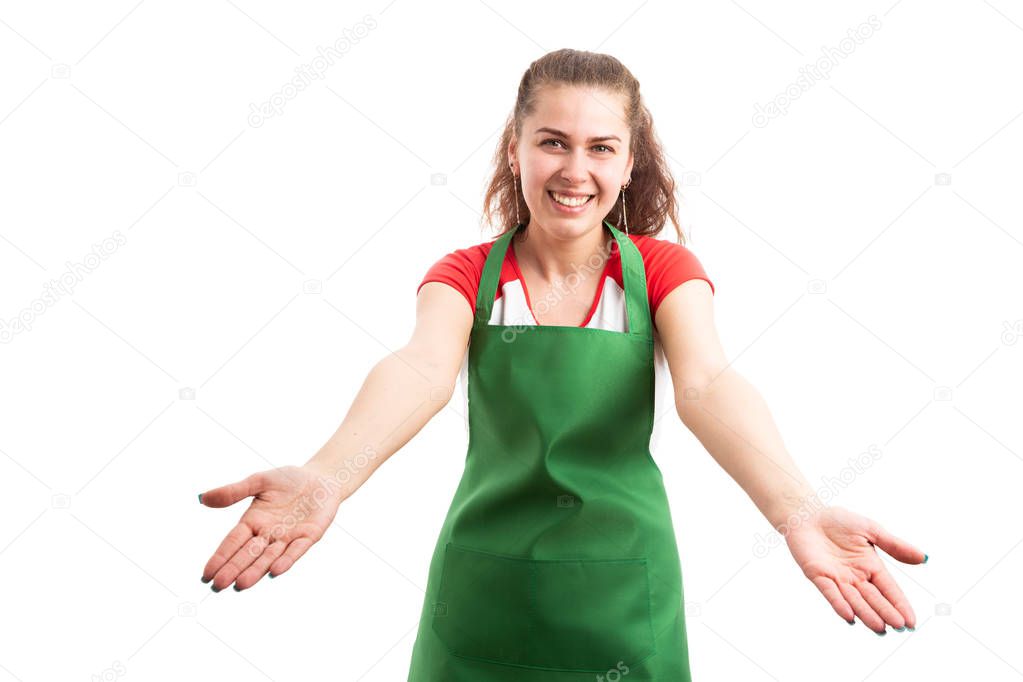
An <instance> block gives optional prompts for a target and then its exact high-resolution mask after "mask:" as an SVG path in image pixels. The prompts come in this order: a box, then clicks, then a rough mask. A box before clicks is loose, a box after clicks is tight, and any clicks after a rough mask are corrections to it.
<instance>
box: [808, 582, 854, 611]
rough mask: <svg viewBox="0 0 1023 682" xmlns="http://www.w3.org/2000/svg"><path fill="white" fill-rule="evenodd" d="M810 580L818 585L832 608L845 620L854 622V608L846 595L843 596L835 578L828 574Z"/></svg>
mask: <svg viewBox="0 0 1023 682" xmlns="http://www.w3.org/2000/svg"><path fill="white" fill-rule="evenodd" d="M810 582H812V583H813V584H814V585H816V586H817V589H818V590H820V591H821V594H823V595H824V598H825V599H827V600H828V602H829V603H830V604H831V608H833V609H835V613H837V614H838V615H839V616H841V617H842V619H843V620H845V621H847V622H852V620H853V616H854V615H855V613H854V612H853V608H852V606H850V605H849V602H848V601H846V599H845V597H843V596H842V593H841V592H840V591H839V590H838V585H836V584H835V581H834V580H832V579H831V578H828V577H827V576H823V575H819V576H817V577H816V578H814V579H813V580H811V581H810Z"/></svg>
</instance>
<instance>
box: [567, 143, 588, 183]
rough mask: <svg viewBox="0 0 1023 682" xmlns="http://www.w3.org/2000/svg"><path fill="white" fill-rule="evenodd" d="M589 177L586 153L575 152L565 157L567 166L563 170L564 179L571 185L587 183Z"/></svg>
mask: <svg viewBox="0 0 1023 682" xmlns="http://www.w3.org/2000/svg"><path fill="white" fill-rule="evenodd" d="M587 175H589V170H588V168H587V158H586V154H585V152H581V151H575V152H573V153H572V154H569V155H567V156H566V157H565V166H564V168H562V169H561V177H562V179H563V180H564V181H565V182H566V183H568V184H570V185H578V184H581V183H584V182H586V176H587Z"/></svg>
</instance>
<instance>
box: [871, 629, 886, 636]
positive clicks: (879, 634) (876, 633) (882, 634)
mask: <svg viewBox="0 0 1023 682" xmlns="http://www.w3.org/2000/svg"><path fill="white" fill-rule="evenodd" d="M874 634H875V635H877V636H878V637H884V636H885V635H887V634H888V631H887V630H882V631H881V632H876V631H875V632H874Z"/></svg>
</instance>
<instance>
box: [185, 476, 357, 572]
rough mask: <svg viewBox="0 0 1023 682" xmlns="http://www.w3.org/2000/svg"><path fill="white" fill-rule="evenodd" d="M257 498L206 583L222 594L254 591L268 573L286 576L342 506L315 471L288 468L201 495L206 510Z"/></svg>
mask: <svg viewBox="0 0 1023 682" xmlns="http://www.w3.org/2000/svg"><path fill="white" fill-rule="evenodd" d="M246 497H255V499H253V500H252V504H251V505H249V508H248V509H247V510H246V511H245V513H244V514H242V517H241V519H240V520H239V521H238V525H236V526H235V527H234V528H233V529H232V530H231V532H230V533H228V534H227V537H225V538H224V540H223V542H221V543H220V546H219V547H217V551H216V552H214V553H213V556H212V557H210V560H209V561H207V562H206V568H204V569H203V572H202V581H203V582H209V581H210V580H211V579H212V580H213V584H212V585H211V586H210V587H211V588H212V589H213V591H214V592H219V591H220V590H222V589H224V588H225V587H227V586H228V585H230V584H231V583H234V584H235V589H236V590H243V589H245V588H247V587H251V586H252V585H254V584H255V583H256V582H258V581H259V579H260V578H262V577H263V575H265V574H266V573H267V572H269V573H270V577H271V578H273V577H276V576H278V575H280V574H281V573H284V572H285V571H287V570H288V569H289V568H291V566H292V565H293V564H294V563H295V562H296V561H298V559H299V557H301V556H302V555H303V554H305V552H306V550H308V549H309V548H310V547H312V546H313V544H315V543H316V542H317V541H318V540H319V539H320V538H321V537H323V534H324V533H325V532H326V530H327V528H328V527H329V526H330V524H331V522H332V521H333V520H334V516H335V515H336V514H337V508H338V506H339V505H340V499H339V498H338V497H337V495H336V492H335V491H333V490H330V489H328V486H326V485H325V482H324V479H323V478H322V477H321V476H319V475H317V474H316V473H315V472H314V471H312V470H310V469H306V468H303V467H297V466H286V467H280V468H278V469H270V470H268V471H261V472H258V473H255V474H252V475H251V476H249V477H248V478H245V479H244V480H241V481H238V482H237V483H231V484H228V485H225V486H221V487H219V488H214V489H213V490H209V491H207V492H205V493H202V494H201V495H200V498H199V501H200V502H201V503H202V504H204V505H206V506H207V507H227V506H230V505H232V504H234V503H235V502H238V501H240V500H243V499H245V498H246Z"/></svg>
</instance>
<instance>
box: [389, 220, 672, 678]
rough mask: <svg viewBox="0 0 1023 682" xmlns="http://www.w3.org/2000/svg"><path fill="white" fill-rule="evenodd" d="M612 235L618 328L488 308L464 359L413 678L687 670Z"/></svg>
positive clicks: (629, 261)
mask: <svg viewBox="0 0 1023 682" xmlns="http://www.w3.org/2000/svg"><path fill="white" fill-rule="evenodd" d="M604 225H606V226H607V228H608V229H609V230H610V231H611V234H612V235H613V236H614V239H615V240H616V241H617V244H618V249H619V253H620V254H621V260H622V275H623V282H624V284H625V301H626V312H627V315H628V331H627V332H618V331H611V330H606V329H593V328H586V327H568V326H553V325H539V326H537V325H523V326H515V325H491V324H489V320H490V315H491V310H492V308H493V305H494V297H495V294H496V291H497V285H498V280H499V275H500V272H501V266H502V264H503V262H504V258H505V253H506V251H507V249H508V245H509V242H510V240H511V238H512V236H513V235H514V234H515V233H516V232H517V231H518V230H521V229H523V227H524V226H523V225H521V224H520V225H519V226H518V227H517V228H516V230H512V231H509V232H506V233H505V234H504V235H502V236H501V237H500V238H498V239H497V240H496V241H495V242H494V245H493V246H492V247H491V251H490V253H489V255H488V257H487V260H486V264H485V265H484V268H483V274H482V277H481V279H480V285H479V294H478V297H477V299H476V315H475V320H474V321H473V326H472V332H471V335H470V343H469V350H468V353H469V358H468V379H469V382H468V402H469V447H468V452H467V454H466V461H465V470H464V473H463V475H462V478H461V481H460V482H459V485H458V488H457V490H456V491H455V495H454V499H453V500H452V502H451V506H450V508H449V510H448V513H447V517H446V518H445V521H444V524H443V526H442V528H441V531H440V537H439V538H438V540H437V545H436V549H435V550H434V554H433V558H432V561H431V563H430V569H429V578H428V583H427V588H426V598H425V600H424V604H423V611H422V616H421V619H420V621H419V631H418V634H417V637H416V641H415V644H414V647H413V652H412V661H411V667H410V670H409V677H408V680H409V682H532V681H535V682H541V681H543V682H551V681H554V680H559V681H560V680H579V681H580V682H582V681H583V680H586V681H587V682H594V681H595V680H596V681H598V682H599V681H600V680H608V681H610V682H614V681H617V680H623V679H624V680H626V682H631V681H632V680H657V681H658V682H689V681H690V674H689V652H688V645H687V641H686V628H685V613H684V607H683V594H682V572H681V566H680V563H679V556H678V548H677V546H676V543H675V532H674V529H673V526H672V522H671V514H670V511H669V508H668V499H667V496H666V494H665V490H664V484H663V481H662V478H661V471H660V469H659V468H658V467H657V465H656V464H655V463H654V460H653V458H652V457H651V456H650V450H649V445H650V435H651V431H652V428H653V420H654V339H653V324H652V322H651V319H650V306H649V302H648V299H647V289H646V274H645V271H644V269H643V260H642V256H641V255H640V253H639V250H638V249H637V248H636V246H635V244H633V243H632V240H631V239H629V238H628V237H627V236H626V235H624V234H623V233H622V232H620V231H619V230H617V229H616V228H615V227H613V226H612V225H611V224H610V223H608V222H607V221H604Z"/></svg>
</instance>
